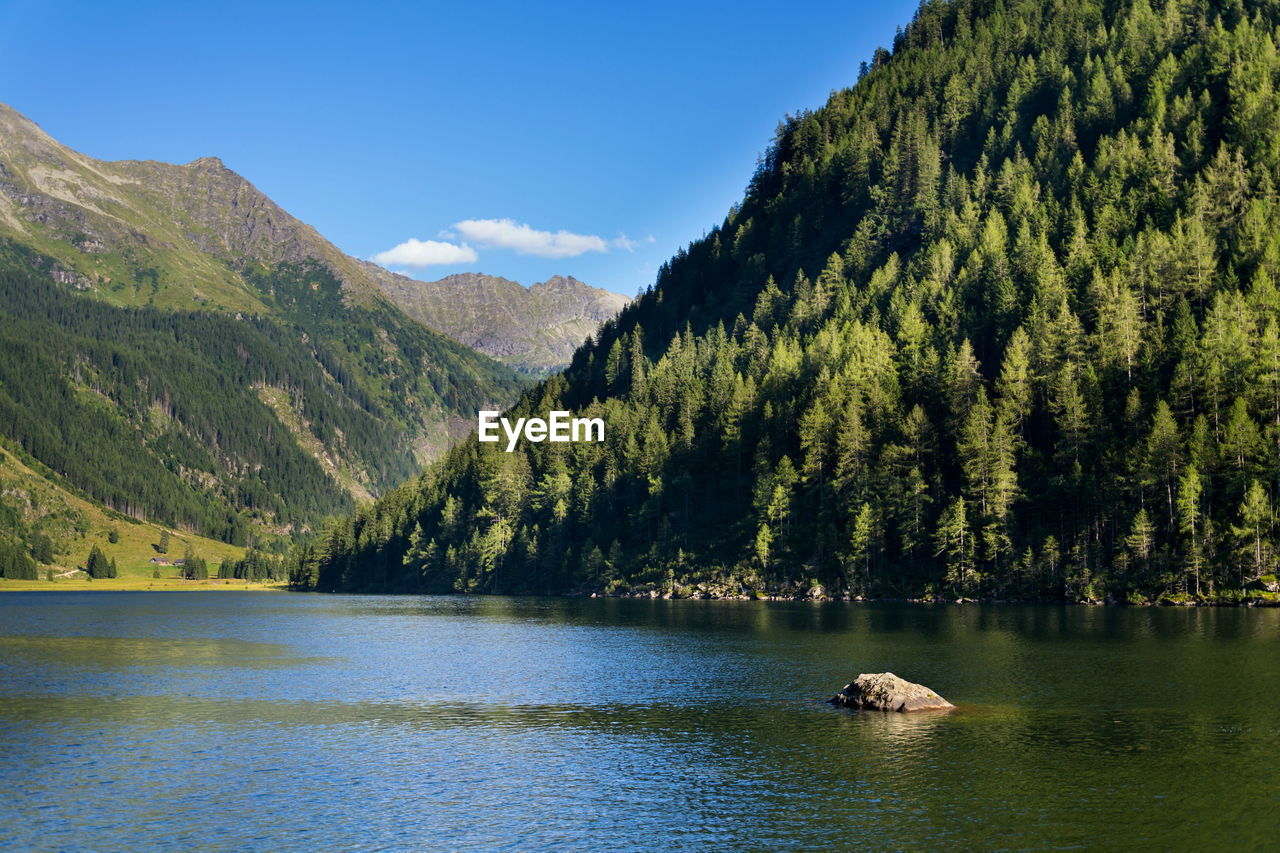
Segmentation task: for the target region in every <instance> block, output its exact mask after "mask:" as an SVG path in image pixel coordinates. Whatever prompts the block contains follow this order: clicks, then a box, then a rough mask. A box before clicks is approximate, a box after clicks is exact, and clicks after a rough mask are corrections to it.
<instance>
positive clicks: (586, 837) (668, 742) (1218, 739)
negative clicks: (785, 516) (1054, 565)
mask: <svg viewBox="0 0 1280 853" xmlns="http://www.w3.org/2000/svg"><path fill="white" fill-rule="evenodd" d="M882 670H892V671H894V672H896V673H898V674H899V675H902V676H904V677H906V678H909V679H911V680H913V681H920V682H923V683H925V684H928V685H929V686H931V687H933V688H935V689H936V690H937V691H939V692H940V693H941V694H942V695H943V696H945V697H947V698H948V699H950V700H951V701H952V702H955V703H956V704H957V705H959V706H960V710H958V711H956V712H953V713H950V714H943V715H937V714H928V715H901V714H898V715H887V714H881V713H857V712H851V711H845V710H838V709H835V708H832V707H831V706H828V705H826V704H824V703H823V699H825V698H826V697H827V696H829V695H830V694H831V693H833V692H835V691H836V690H837V689H839V688H840V687H841V686H843V685H844V684H845V682H847V681H849V680H850V679H851V678H852V677H853V676H854V675H856V674H857V673H859V672H877V671H882ZM1278 759H1280V611H1276V610H1245V609H1195V610H1184V609H1154V608H1135V609H1112V608H1105V609H1104V608H1085V607H1044V606H1040V607H1018V606H955V605H937V606H930V605H907V604H808V603H794V604H791V603H755V602H752V603H745V602H741V603H740V602H700V601H636V600H590V599H518V598H478V597H477V598H450V597H444V598H433V597H422V598H409V597H405V598H388V597H358V596H320V595H292V594H285V593H279V594H272V593H204V594H200V593H84V594H76V593H7V594H0V848H2V849H21V850H26V849H57V850H71V849H92V850H129V849H132V850H138V849H147V850H181V851H189V850H229V849H255V850H279V849H303V848H305V849H308V850H373V849H393V850H394V849H458V848H486V849H487V848H498V849H502V848H508V849H519V850H526V849H553V848H554V849H563V848H570V849H601V848H604V847H606V846H607V847H608V848H610V849H616V850H636V849H652V848H661V849H666V850H682V849H687V850H693V849H706V848H708V847H715V848H730V847H732V848H743V849H750V850H771V849H785V848H791V849H815V848H818V847H829V848H834V849H850V848H855V847H856V848H863V849H876V850H880V849H938V848H943V847H951V848H956V849H972V848H988V849H989V848H1003V849H1061V848H1081V847H1090V848H1093V847H1109V848H1113V849H1121V848H1127V849H1170V850H1173V849H1223V850H1227V849H1235V850H1238V849H1264V848H1270V849H1275V845H1276V844H1277V835H1276V833H1277V831H1278V830H1280V808H1277V807H1278V806H1280V770H1278V769H1277V768H1278V767H1280V764H1278V763H1277V760H1278Z"/></svg>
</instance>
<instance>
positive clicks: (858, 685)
mask: <svg viewBox="0 0 1280 853" xmlns="http://www.w3.org/2000/svg"><path fill="white" fill-rule="evenodd" d="M830 702H831V704H832V705H837V706H839V707H841V708H859V709H862V710H865V711H945V710H947V709H949V708H954V707H955V705H952V704H951V703H950V702H948V701H947V700H946V699H943V698H942V697H941V696H939V695H938V694H937V693H934V692H933V691H932V690H930V689H929V688H928V687H925V686H924V685H923V684H913V683H911V682H910V681H907V680H906V679H904V678H899V677H898V676H896V675H894V674H893V673H892V672H874V673H863V674H862V675H859V676H858V677H857V678H856V679H854V681H853V683H852V684H846V685H845V687H844V689H843V690H841V691H840V692H839V693H837V694H836V695H834V696H832V697H831V699H830Z"/></svg>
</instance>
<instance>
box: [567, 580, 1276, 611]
mask: <svg viewBox="0 0 1280 853" xmlns="http://www.w3.org/2000/svg"><path fill="white" fill-rule="evenodd" d="M570 595H573V596H574V597H586V598H647V599H655V600H656V599H661V600H664V601H674V600H686V601H688V600H692V601H810V602H815V603H834V602H847V603H854V602H860V603H869V602H898V603H907V604H1072V605H1083V606H1090V607H1280V594H1277V593H1270V592H1264V591H1245V592H1239V591H1233V592H1232V594H1231V595H1229V596H1227V597H1222V596H1215V597H1205V596H1202V597H1200V598H1198V599H1197V598H1194V597H1192V596H1186V595H1179V596H1164V597H1161V598H1159V599H1156V600H1155V601H1151V600H1146V599H1143V600H1137V599H1127V600H1125V599H1118V598H1115V597H1114V596H1107V597H1105V598H1101V599H1098V598H1082V599H1045V598H997V597H982V598H966V597H963V596H961V597H957V598H951V597H949V596H944V595H926V596H920V597H915V598H912V597H901V598H900V597H895V596H879V597H875V596H862V595H849V594H847V593H845V594H839V593H837V594H828V593H827V592H826V591H825V590H824V589H823V588H822V587H820V586H817V587H811V588H810V589H808V590H805V591H790V590H770V591H757V590H751V591H731V590H724V589H715V588H711V587H704V586H703V585H697V586H695V587H694V588H692V589H689V588H681V589H676V590H661V589H658V588H656V587H653V588H642V589H634V588H633V589H628V590H614V591H609V592H605V591H600V590H595V591H584V592H579V593H570Z"/></svg>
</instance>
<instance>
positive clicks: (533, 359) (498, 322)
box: [378, 273, 631, 373]
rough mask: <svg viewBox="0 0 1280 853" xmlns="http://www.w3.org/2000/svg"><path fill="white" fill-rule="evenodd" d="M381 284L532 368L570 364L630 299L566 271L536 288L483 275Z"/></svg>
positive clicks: (453, 330)
mask: <svg viewBox="0 0 1280 853" xmlns="http://www.w3.org/2000/svg"><path fill="white" fill-rule="evenodd" d="M378 286H379V287H381V288H382V289H383V291H384V292H385V293H386V294H387V295H388V296H390V297H391V299H392V301H394V302H395V303H396V304H397V305H399V306H400V307H401V308H402V309H404V312H405V313H406V314H408V315H409V316H410V317H413V318H414V319H416V320H419V321H421V322H422V323H424V324H426V325H428V326H430V327H431V328H433V329H435V330H436V331H438V332H443V333H444V334H446V335H448V336H449V337H451V338H453V339H454V340H458V341H461V342H462V343H464V344H466V345H467V346H469V347H472V348H473V349H477V350H479V351H480V352H482V353H485V354H486V355H491V356H493V357H494V358H496V359H498V360H499V361H501V362H502V363H504V364H507V365H510V366H511V367H514V368H515V369H517V370H520V371H522V372H527V373H545V372H546V371H549V370H558V369H560V368H562V367H564V366H565V365H567V364H568V363H569V359H570V358H571V357H572V356H573V352H574V350H576V349H577V348H578V346H579V345H580V344H581V343H582V342H583V340H585V339H586V338H588V337H590V336H592V335H594V334H595V332H596V329H598V328H599V326H600V324H601V323H603V322H604V321H606V320H610V319H612V318H613V317H614V316H615V315H616V314H617V313H618V312H619V311H620V310H621V309H622V308H624V307H625V306H626V305H627V303H628V302H630V301H631V300H630V299H628V298H627V297H625V296H622V295H620V294H617V293H611V292H609V291H607V290H601V289H600V288H598V287H591V286H590V285H587V284H583V283H582V282H580V281H578V280H577V279H576V278H574V277H573V276H559V275H557V276H552V277H551V278H549V279H547V280H546V281H539V282H535V283H534V284H533V285H531V286H530V287H523V286H521V285H520V284H519V283H518V282H514V281H511V280H510V279H506V278H500V277H498V276H494V275H484V274H482V273H460V274H458V275H450V276H445V277H444V278H442V279H440V280H438V281H416V280H414V279H411V278H408V277H407V276H402V275H394V276H390V277H385V276H384V277H382V278H379V279H378Z"/></svg>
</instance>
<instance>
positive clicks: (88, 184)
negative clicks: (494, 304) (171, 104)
mask: <svg viewBox="0 0 1280 853" xmlns="http://www.w3.org/2000/svg"><path fill="white" fill-rule="evenodd" d="M0 235H3V236H8V237H10V238H12V239H14V240H16V241H17V242H20V243H23V244H25V245H29V246H32V247H33V248H35V249H37V250H39V251H40V252H42V253H43V254H45V255H47V256H49V257H52V258H54V259H56V261H57V263H58V265H59V269H58V270H57V271H56V272H57V273H58V274H59V275H61V276H63V277H64V278H66V279H67V283H74V284H76V285H77V286H79V287H80V288H81V289H84V290H90V291H93V292H94V293H95V295H97V296H100V297H101V298H104V299H106V300H107V301H109V302H113V303H116V304H135V305H136V304H149V305H156V306H158V307H164V308H193V307H200V306H204V307H209V308H215V309H222V310H227V311H241V310H243V311H252V312H255V313H257V312H266V311H268V309H267V308H266V306H265V304H264V301H263V299H262V294H261V293H259V292H258V291H257V290H256V289H255V288H254V287H253V286H252V284H251V283H250V282H249V281H248V279H247V278H246V276H245V275H244V273H245V272H246V268H247V267H248V266H250V265H253V264H262V265H267V266H270V265H274V264H277V263H280V262H295V263H296V262H301V261H304V260H308V259H311V260H317V261H320V262H321V263H323V264H324V265H325V266H327V267H328V268H329V269H331V270H332V271H333V273H334V274H335V275H336V276H337V277H338V278H339V279H340V280H341V281H342V283H343V285H344V287H345V288H346V291H347V294H348V298H350V299H351V300H353V301H355V302H364V301H368V300H370V299H373V300H380V299H381V298H382V297H381V293H382V291H381V288H379V287H378V285H377V283H376V280H377V279H378V278H379V277H381V276H383V275H388V276H389V275H390V273H387V272H386V271H385V270H382V269H381V268H379V267H376V266H374V265H373V264H368V263H365V262H364V261H360V260H357V259H356V258H352V257H350V256H348V255H346V254H344V253H343V252H342V251H341V250H340V249H338V248H337V247H336V246H334V245H333V244H332V243H330V242H329V241H328V240H326V239H325V238H324V237H322V236H321V235H320V234H319V233H318V232H317V231H316V230H315V229H314V228H312V227H311V226H310V225H307V224H306V223H304V222H301V221H300V220H298V219H297V218H296V217H294V216H292V215H290V214H289V213H288V212H287V211H285V210H284V209H283V208H281V207H280V206H279V205H278V204H276V203H275V202H273V201H272V200H271V199H270V198H268V197H267V196H266V195H265V194H263V193H262V192H261V191H260V190H258V188H257V187H255V186H254V185H253V184H252V183H250V182H249V181H247V180H245V179H244V178H243V177H241V176H240V175H238V174H237V173H235V172H233V171H231V170H230V169H228V168H227V167H226V166H225V165H224V164H223V163H222V161H221V160H219V159H218V158H216V157H202V158H200V159H198V160H193V161H192V162H190V163H187V164H185V165H177V164H173V163H160V162H156V161H153V160H120V161H113V162H107V161H102V160H95V159H94V158H92V157H87V156H85V155H83V154H80V153H79V152H76V151H73V150H72V149H70V148H68V147H67V146H65V145H62V144H61V143H59V142H57V141H56V140H54V139H53V138H51V137H50V136H49V135H48V134H46V133H45V132H44V131H43V130H41V129H40V127H39V126H38V125H36V124H35V123H34V122H32V121H31V120H29V119H27V118H26V117H25V116H23V115H21V114H20V113H18V112H17V111H15V110H13V109H12V108H10V107H8V106H5V105H3V104H0Z"/></svg>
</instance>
